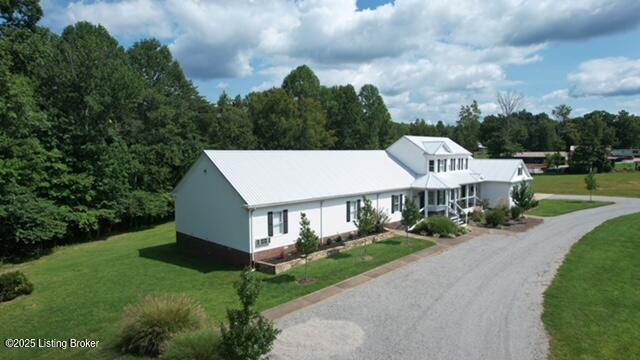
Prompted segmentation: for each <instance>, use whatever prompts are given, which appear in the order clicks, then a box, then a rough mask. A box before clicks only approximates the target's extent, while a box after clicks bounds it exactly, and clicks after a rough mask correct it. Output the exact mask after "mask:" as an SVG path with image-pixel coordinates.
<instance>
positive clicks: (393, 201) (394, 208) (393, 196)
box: [391, 195, 396, 214]
mask: <svg viewBox="0 0 640 360" xmlns="http://www.w3.org/2000/svg"><path fill="white" fill-rule="evenodd" d="M394 212H396V196H395V195H391V213H392V214H393V213H394Z"/></svg>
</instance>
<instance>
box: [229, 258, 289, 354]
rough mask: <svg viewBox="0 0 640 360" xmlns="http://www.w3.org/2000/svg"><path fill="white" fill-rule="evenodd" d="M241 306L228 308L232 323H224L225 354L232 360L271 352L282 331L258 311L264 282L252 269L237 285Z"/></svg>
mask: <svg viewBox="0 0 640 360" xmlns="http://www.w3.org/2000/svg"><path fill="white" fill-rule="evenodd" d="M234 287H235V289H236V293H237V294H238V297H239V298H240V303H241V304H242V308H241V309H227V318H228V319H229V325H227V326H225V325H221V326H220V330H221V333H222V355H223V358H224V359H230V360H260V359H263V358H264V356H265V355H267V354H268V353H270V352H271V349H272V348H273V343H274V342H275V340H276V337H277V336H278V334H279V333H280V330H278V329H276V328H275V327H274V326H273V323H272V322H271V321H269V320H268V319H266V318H264V317H263V316H262V315H260V313H259V312H258V311H256V310H255V308H254V307H255V304H256V302H257V301H258V295H260V290H261V288H262V284H261V283H260V281H259V280H258V279H257V278H256V277H255V275H254V273H253V272H252V271H251V269H249V268H247V269H245V270H244V271H243V272H242V273H241V274H240V280H239V281H237V282H236V283H235V284H234Z"/></svg>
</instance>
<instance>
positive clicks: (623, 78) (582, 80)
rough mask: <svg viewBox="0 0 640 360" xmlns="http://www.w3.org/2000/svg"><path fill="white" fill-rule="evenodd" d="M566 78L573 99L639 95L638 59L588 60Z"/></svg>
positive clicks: (639, 75)
mask: <svg viewBox="0 0 640 360" xmlns="http://www.w3.org/2000/svg"><path fill="white" fill-rule="evenodd" d="M567 78H568V80H569V82H570V83H571V84H572V87H571V91H570V94H571V96H574V97H583V96H594V95H595V96H617V95H636V94H640V59H629V58H625V57H610V58H602V59H593V60H589V61H586V62H583V63H582V64H580V66H579V67H578V71H577V72H574V73H571V74H569V76H568V77H567Z"/></svg>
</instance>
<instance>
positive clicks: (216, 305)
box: [0, 223, 433, 359]
mask: <svg viewBox="0 0 640 360" xmlns="http://www.w3.org/2000/svg"><path fill="white" fill-rule="evenodd" d="M404 243H405V239H404V238H391V239H388V240H386V241H384V242H380V243H377V244H373V245H369V247H368V249H367V253H368V255H371V256H372V257H373V259H372V260H371V261H367V262H364V261H362V260H361V259H360V257H361V255H362V254H363V248H355V249H352V250H350V251H348V252H345V253H342V254H339V255H337V256H335V257H332V258H327V259H323V260H319V261H316V262H311V263H309V276H312V277H313V278H315V279H316V281H315V282H314V283H312V284H308V285H299V284H298V283H297V279H299V278H300V277H301V276H302V275H303V269H302V268H296V269H292V270H290V271H288V272H285V273H283V274H280V275H278V276H270V275H265V274H258V276H259V277H260V278H261V279H262V280H263V281H264V288H263V291H262V294H261V298H260V301H259V308H260V309H267V308H269V307H272V306H275V305H278V304H281V303H283V302H286V301H289V300H291V299H294V298H296V297H299V296H302V295H305V294H308V293H310V292H313V291H316V290H318V289H321V288H323V287H326V286H328V285H331V284H334V283H336V282H339V281H341V280H344V279H347V278H349V277H351V276H354V275H357V274H359V273H361V272H364V271H367V270H369V269H372V268H374V267H377V266H379V265H382V264H384V263H387V262H389V261H392V260H395V259H397V258H400V257H403V256H405V255H408V254H410V253H413V252H416V251H418V250H421V249H424V248H427V247H429V246H431V245H433V243H431V242H428V241H423V240H414V239H410V241H409V243H408V245H405V244H404ZM11 268H15V269H19V270H22V271H23V272H24V273H25V274H26V275H27V276H28V277H29V279H30V280H31V281H32V282H33V284H34V285H35V290H34V292H33V293H32V294H31V295H29V296H25V297H20V298H18V299H16V300H14V301H12V302H8V303H2V304H0V324H2V326H0V339H2V341H4V340H5V339H7V338H36V339H38V338H40V339H69V338H76V339H85V338H87V339H92V340H99V341H100V345H99V348H98V349H94V350H88V349H67V350H62V349H7V348H6V347H4V346H0V359H14V358H15V359H34V358H36V359H37V358H39V359H45V358H46V359H68V358H102V359H112V358H118V357H121V355H120V354H119V352H118V350H117V346H116V344H117V335H118V328H119V323H120V320H121V316H122V313H123V310H124V308H125V307H126V306H127V305H129V304H132V303H135V302H137V301H138V300H140V299H141V298H142V297H144V296H145V295H149V294H163V293H183V294H186V295H187V296H189V297H191V298H193V299H195V300H196V301H198V302H200V303H201V304H202V305H203V306H204V308H205V310H206V311H207V313H208V315H209V317H210V319H211V320H212V321H213V322H214V323H216V324H218V323H219V322H220V321H223V320H224V318H225V314H226V309H227V308H228V307H236V306H238V305H239V303H238V301H237V298H236V294H235V291H234V289H233V285H232V284H233V282H234V281H236V280H237V279H238V274H239V270H238V269H234V268H231V267H228V266H222V265H218V264H215V263H211V262H207V261H202V260H198V259H195V258H193V257H191V256H188V255H185V254H182V253H180V252H179V251H178V250H177V248H176V246H175V226H174V223H167V224H163V225H160V226H156V227H154V228H151V229H148V230H143V231H138V232H133V233H128V234H123V235H119V236H114V237H112V238H110V239H108V240H105V241H100V242H93V243H87V244H81V245H75V246H68V247H64V248H61V249H59V250H57V251H56V252H55V253H54V254H52V255H49V256H46V257H43V258H41V259H39V260H37V261H34V262H31V263H27V264H24V265H20V266H15V267H14V266H8V267H4V268H2V271H5V270H9V269H11Z"/></svg>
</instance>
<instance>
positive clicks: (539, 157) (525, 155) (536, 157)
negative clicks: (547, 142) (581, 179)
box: [512, 151, 569, 174]
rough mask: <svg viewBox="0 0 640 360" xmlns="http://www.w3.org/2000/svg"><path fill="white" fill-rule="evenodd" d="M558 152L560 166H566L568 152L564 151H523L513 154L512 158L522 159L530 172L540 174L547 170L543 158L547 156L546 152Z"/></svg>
mask: <svg viewBox="0 0 640 360" xmlns="http://www.w3.org/2000/svg"><path fill="white" fill-rule="evenodd" d="M555 153H558V154H560V158H561V164H560V166H559V167H560V168H563V167H567V166H568V160H569V157H568V154H567V152H566V151H557V152H556V151H524V152H519V153H515V154H513V156H512V157H513V158H514V159H520V160H522V161H523V162H524V163H525V164H526V165H527V169H529V172H530V173H532V174H542V173H544V172H545V171H546V170H547V166H546V165H545V163H544V160H545V159H546V157H547V154H555Z"/></svg>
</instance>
